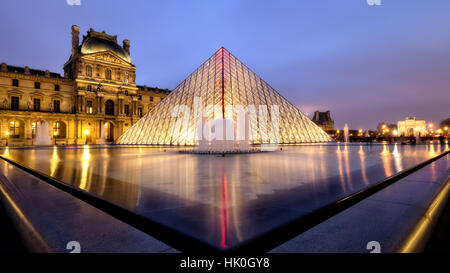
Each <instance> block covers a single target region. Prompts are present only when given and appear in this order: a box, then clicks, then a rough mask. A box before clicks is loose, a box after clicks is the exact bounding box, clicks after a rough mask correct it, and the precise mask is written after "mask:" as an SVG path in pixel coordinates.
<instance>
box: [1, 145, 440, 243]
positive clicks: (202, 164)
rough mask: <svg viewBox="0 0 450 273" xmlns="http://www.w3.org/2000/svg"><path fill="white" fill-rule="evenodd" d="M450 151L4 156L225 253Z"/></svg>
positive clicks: (311, 149)
mask: <svg viewBox="0 0 450 273" xmlns="http://www.w3.org/2000/svg"><path fill="white" fill-rule="evenodd" d="M280 147H281V146H280ZM446 149H448V144H447V145H440V144H437V143H435V144H425V145H414V146H413V145H400V144H393V145H387V144H384V145H383V144H373V145H365V144H363V145H359V144H357V145H354V144H352V145H351V144H348V145H344V144H332V145H301V146H282V150H278V151H274V152H267V153H255V154H235V155H229V156H225V157H222V156H218V155H196V154H187V153H179V152H178V150H179V149H176V148H155V147H139V146H135V147H123V146H110V147H99V146H85V147H58V148H56V147H55V148H35V149H6V150H3V151H2V152H0V153H1V154H3V156H5V157H8V158H9V159H12V160H13V161H16V162H19V163H21V164H23V165H25V166H27V167H30V168H32V169H35V170H38V171H41V172H44V173H46V174H48V175H50V176H52V177H55V178H57V179H59V180H62V181H64V182H65V183H68V184H71V185H73V186H76V187H78V188H81V189H83V190H86V191H89V192H90V193H92V194H94V195H97V196H100V197H102V198H104V199H107V200H109V201H112V202H114V203H116V204H118V205H120V206H122V207H124V208H127V209H128V210H131V211H133V212H134V213H137V214H139V215H142V216H144V217H147V218H149V219H151V220H153V221H155V222H158V223H160V224H163V225H165V226H167V227H170V228H172V229H175V230H178V231H180V232H182V233H184V234H187V235H189V236H191V237H194V238H197V239H198V240H201V241H202V242H204V243H207V244H210V245H213V246H216V247H220V248H228V247H233V246H235V245H237V244H239V243H241V242H244V241H246V240H249V239H252V238H256V237H258V236H260V235H261V234H263V233H265V232H267V231H269V230H271V229H273V228H275V227H277V226H279V225H281V224H284V223H287V222H289V221H292V220H293V219H296V218H298V217H301V216H302V215H304V214H306V213H308V212H310V211H313V210H315V209H318V208H320V207H322V206H324V205H327V204H329V203H331V202H334V201H337V200H339V199H341V198H343V197H345V196H347V195H349V194H352V193H354V192H357V191H359V190H361V189H362V188H365V187H367V186H369V185H371V184H374V183H376V182H378V181H380V180H382V179H384V178H386V177H389V176H392V175H394V174H396V173H398V172H400V171H402V170H405V169H408V168H411V167H413V166H415V165H417V164H419V163H421V162H423V161H425V160H427V159H429V158H432V157H435V156H437V155H439V154H440V153H442V152H443V151H444V150H446Z"/></svg>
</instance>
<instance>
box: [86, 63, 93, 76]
mask: <svg viewBox="0 0 450 273" xmlns="http://www.w3.org/2000/svg"><path fill="white" fill-rule="evenodd" d="M86 76H88V77H92V66H90V65H86Z"/></svg>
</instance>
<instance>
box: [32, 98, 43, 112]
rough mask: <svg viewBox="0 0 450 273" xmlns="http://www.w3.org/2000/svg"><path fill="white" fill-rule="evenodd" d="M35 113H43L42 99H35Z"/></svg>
mask: <svg viewBox="0 0 450 273" xmlns="http://www.w3.org/2000/svg"><path fill="white" fill-rule="evenodd" d="M33 111H36V112H38V111H41V100H40V99H33Z"/></svg>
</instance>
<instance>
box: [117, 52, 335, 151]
mask: <svg viewBox="0 0 450 273" xmlns="http://www.w3.org/2000/svg"><path fill="white" fill-rule="evenodd" d="M195 98H197V102H195V101H196V99H195ZM198 98H200V101H201V108H202V109H205V108H206V106H208V105H212V106H215V107H216V109H217V108H219V109H221V111H208V112H207V113H206V114H205V113H204V112H200V113H198V112H199V111H195V109H194V104H195V103H198V102H199V100H198ZM180 105H181V106H187V109H190V110H191V112H190V116H189V119H188V120H186V122H184V123H183V125H182V126H181V127H182V128H181V129H180V128H178V129H180V131H175V130H174V125H175V122H176V121H177V120H180V117H181V116H182V114H183V113H184V112H183V113H181V110H179V109H182V108H180V107H177V106H180ZM230 105H233V106H234V105H242V106H243V107H247V108H246V109H253V111H255V110H256V112H257V113H254V114H251V115H249V124H248V125H247V126H249V127H250V128H249V129H250V131H251V136H250V144H264V143H275V144H296V143H314V142H328V141H331V138H330V136H329V135H328V134H327V133H326V132H324V131H323V130H322V129H321V128H320V127H318V126H317V125H316V124H314V123H313V122H312V121H311V120H310V119H309V118H308V117H307V116H305V115H304V114H303V113H302V112H301V111H300V110H299V109H298V108H296V107H295V106H294V105H293V104H291V103H290V102H289V101H288V100H286V99H285V98H284V97H283V96H281V95H280V94H279V93H278V92H277V91H275V89H273V88H272V87H271V86H270V85H269V84H267V83H266V82H264V81H263V80H262V79H261V78H260V77H259V76H257V75H256V74H255V73H254V72H252V71H251V70H250V69H249V68H248V67H246V66H245V65H244V64H243V63H242V62H241V61H239V60H238V59H237V58H236V57H234V56H233V55H232V54H231V53H230V52H228V51H227V50H226V49H225V48H223V47H222V48H220V49H219V50H218V51H217V52H216V53H215V54H213V55H212V56H211V57H210V58H209V59H208V60H206V62H204V63H203V64H202V65H201V66H200V67H199V68H197V69H196V70H195V71H194V72H193V73H192V74H191V75H189V77H187V78H186V79H185V80H184V81H183V82H182V83H180V84H179V85H178V86H177V87H176V88H175V89H174V90H173V91H172V92H171V93H170V94H169V95H168V96H167V97H165V98H164V99H163V100H162V101H161V102H159V103H158V104H157V105H156V106H155V107H154V108H153V109H152V110H151V111H150V112H149V113H147V114H146V115H145V116H144V117H142V118H141V119H140V120H139V121H138V122H137V123H135V124H134V125H133V126H132V127H131V128H129V129H128V130H127V131H126V132H124V133H123V134H122V135H121V136H120V137H119V138H118V139H117V141H116V143H117V144H153V145H197V144H198V137H197V134H196V132H197V131H196V130H197V129H196V128H197V126H198V121H199V120H202V119H205V118H206V120H213V119H232V120H234V121H236V119H237V116H236V115H237V114H236V113H234V112H232V111H231V112H230V111H227V110H226V109H227V107H228V106H230ZM261 105H262V106H267V107H268V109H269V111H268V113H269V116H268V120H267V122H268V123H269V124H271V122H273V120H272V116H271V115H270V107H271V106H274V105H275V106H278V109H279V112H278V116H277V122H278V124H277V127H278V132H275V134H276V138H273V137H271V135H269V134H268V133H267V130H262V128H260V124H261V120H260V115H259V114H260V109H262V108H260V107H258V106H261ZM251 106H256V107H254V108H251ZM176 111H180V113H179V115H178V112H176ZM196 112H197V113H196ZM192 113H193V114H192ZM269 126H270V125H269ZM274 128H275V127H274ZM272 133H273V132H272ZM272 135H273V134H272ZM274 139H275V140H274Z"/></svg>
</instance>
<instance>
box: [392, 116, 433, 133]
mask: <svg viewBox="0 0 450 273" xmlns="http://www.w3.org/2000/svg"><path fill="white" fill-rule="evenodd" d="M397 127H398V135H399V136H402V135H403V136H414V135H421V136H424V135H425V134H426V132H427V126H426V123H425V120H417V119H416V117H407V118H406V120H402V121H399V122H398V126H397Z"/></svg>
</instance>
